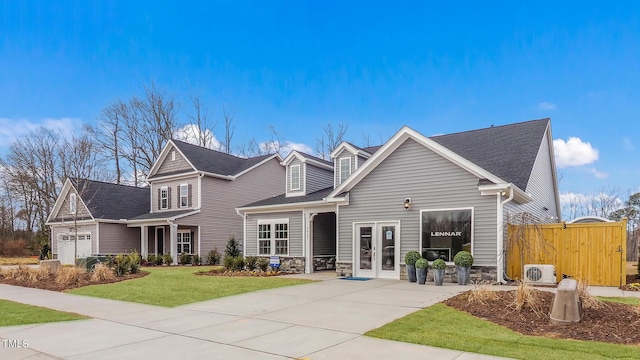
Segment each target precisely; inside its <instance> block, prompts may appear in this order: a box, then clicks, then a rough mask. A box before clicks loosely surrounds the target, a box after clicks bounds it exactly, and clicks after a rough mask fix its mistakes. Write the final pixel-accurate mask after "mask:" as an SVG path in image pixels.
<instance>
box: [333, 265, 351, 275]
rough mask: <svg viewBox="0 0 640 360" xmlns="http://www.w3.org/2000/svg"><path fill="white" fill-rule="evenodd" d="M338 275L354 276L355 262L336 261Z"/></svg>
mask: <svg viewBox="0 0 640 360" xmlns="http://www.w3.org/2000/svg"><path fill="white" fill-rule="evenodd" d="M336 274H337V276H353V263H352V262H350V261H336Z"/></svg>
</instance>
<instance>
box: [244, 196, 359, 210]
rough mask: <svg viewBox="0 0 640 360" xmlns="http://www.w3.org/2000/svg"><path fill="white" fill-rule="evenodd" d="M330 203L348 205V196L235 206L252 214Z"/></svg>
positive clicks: (300, 208)
mask: <svg viewBox="0 0 640 360" xmlns="http://www.w3.org/2000/svg"><path fill="white" fill-rule="evenodd" d="M332 204H344V205H349V197H348V196H345V197H341V198H332V199H322V200H315V201H307V202H297V203H290V204H275V205H263V206H251V207H242V208H236V212H240V213H245V214H253V213H263V212H266V211H270V212H271V211H273V212H277V211H290V210H304V209H306V208H308V207H310V206H315V205H319V206H323V205H332Z"/></svg>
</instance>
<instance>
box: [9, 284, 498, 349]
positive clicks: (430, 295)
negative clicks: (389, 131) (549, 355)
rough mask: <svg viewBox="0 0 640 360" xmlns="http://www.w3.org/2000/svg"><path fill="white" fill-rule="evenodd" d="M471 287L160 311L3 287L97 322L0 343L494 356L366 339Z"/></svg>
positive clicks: (301, 290)
mask: <svg viewBox="0 0 640 360" xmlns="http://www.w3.org/2000/svg"><path fill="white" fill-rule="evenodd" d="M467 289H468V287H465V286H459V285H456V284H447V285H445V286H442V287H436V286H429V285H426V286H418V285H416V284H409V283H407V282H404V281H397V280H382V279H373V280H369V281H347V280H341V279H337V278H335V277H331V278H329V277H327V278H326V279H325V280H324V281H320V282H317V283H312V284H305V285H297V286H291V287H284V288H278V289H270V290H264V291H258V292H253V293H248V294H243V295H237V296H231V297H226V298H221V299H216V300H209V301H205V302H201V303H194V304H189V305H185V306H182V307H177V308H162V307H157V306H150V305H141V304H135V303H128V302H121V301H114V300H106V299H99V298H91V297H84V296H78V295H71V294H64V293H57V292H51V291H46V290H37V289H29V288H20V287H12V286H8V285H0V298H2V299H7V300H12V301H17V302H21V303H26V304H31V305H38V306H45V307H48V308H52V309H56V310H63V311H71V312H76V313H79V314H83V315H88V316H91V317H93V318H92V319H88V320H80V321H71V322H59V323H50V324H37V325H24V326H15V327H0V338H2V339H10V340H27V341H28V344H29V347H28V348H26V349H25V348H22V349H19V348H18V349H16V348H13V349H8V348H6V347H2V344H0V358H1V359H3V360H4V359H10V360H12V359H26V358H29V359H56V358H62V359H106V358H111V359H113V358H133V357H136V358H138V357H144V358H157V359H168V358H181V359H205V358H206V359H211V358H216V359H292V358H293V359H296V358H308V359H336V358H338V359H356V360H357V359H367V360H370V359H398V358H400V359H401V358H413V359H442V360H449V359H450V360H453V359H457V360H462V359H465V360H476V359H477V360H480V359H496V358H495V357H490V356H485V355H479V354H471V353H463V352H461V351H455V350H448V349H441V348H434V347H428V346H420V345H414V344H408V343H401V342H394V341H388V340H380V339H374V338H369V337H365V336H362V334H363V333H364V332H366V331H368V330H370V329H373V328H376V327H379V326H381V325H383V324H386V323H388V322H390V321H393V320H395V319H397V318H399V317H402V316H405V315H407V314H409V313H411V312H414V311H416V310H418V309H420V308H423V307H426V306H429V305H432V304H435V303H437V302H440V301H442V300H444V299H446V298H448V297H451V296H453V295H455V294H457V293H459V292H461V291H464V290H467ZM32 356H33V357H32Z"/></svg>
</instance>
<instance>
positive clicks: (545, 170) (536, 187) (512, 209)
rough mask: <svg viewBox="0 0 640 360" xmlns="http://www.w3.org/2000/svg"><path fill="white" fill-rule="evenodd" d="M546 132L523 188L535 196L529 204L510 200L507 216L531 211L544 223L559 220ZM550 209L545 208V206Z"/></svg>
mask: <svg viewBox="0 0 640 360" xmlns="http://www.w3.org/2000/svg"><path fill="white" fill-rule="evenodd" d="M547 135H548V134H547V133H545V135H544V137H543V139H542V144H541V146H540V150H538V155H537V156H536V161H535V163H534V164H533V170H532V172H531V177H530V178H529V182H528V183H527V188H526V189H522V190H525V192H526V193H527V194H529V195H531V197H532V198H533V201H532V202H530V203H528V204H523V205H520V204H516V203H515V202H510V203H507V205H505V216H508V215H509V214H515V213H520V212H529V213H531V214H533V215H535V216H536V217H538V218H539V219H540V221H541V222H543V223H556V222H559V218H560V215H561V214H558V212H557V206H556V196H555V194H556V190H555V186H554V185H555V184H554V180H553V168H552V166H551V164H552V163H551V151H550V149H549V139H548V137H547ZM545 207H546V208H547V209H548V210H544V208H545Z"/></svg>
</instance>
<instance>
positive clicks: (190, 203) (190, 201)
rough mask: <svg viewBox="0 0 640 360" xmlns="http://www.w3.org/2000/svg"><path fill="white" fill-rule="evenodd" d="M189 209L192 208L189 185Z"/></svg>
mask: <svg viewBox="0 0 640 360" xmlns="http://www.w3.org/2000/svg"><path fill="white" fill-rule="evenodd" d="M188 201H189V207H191V206H193V203H192V202H191V184H189V200H188Z"/></svg>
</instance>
